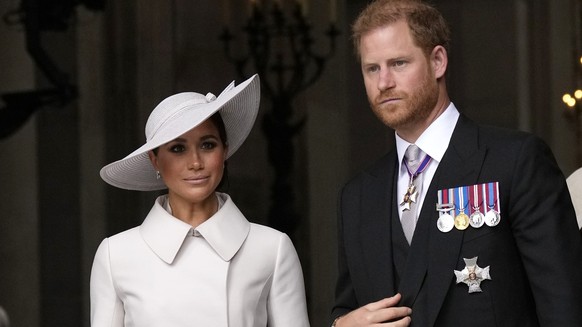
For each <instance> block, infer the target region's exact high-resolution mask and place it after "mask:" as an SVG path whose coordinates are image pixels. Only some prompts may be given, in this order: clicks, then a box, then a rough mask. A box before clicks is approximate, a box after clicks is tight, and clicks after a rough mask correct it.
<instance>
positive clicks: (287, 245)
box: [267, 234, 309, 327]
mask: <svg viewBox="0 0 582 327" xmlns="http://www.w3.org/2000/svg"><path fill="white" fill-rule="evenodd" d="M267 310H268V315H269V318H268V320H269V327H309V319H308V316H307V304H306V300H305V285H304V280H303V271H302V270H301V263H300V262H299V257H298V256H297V252H296V251H295V247H294V246H293V243H292V242H291V239H289V236H287V235H286V234H281V238H280V240H279V248H278V251H277V262H276V265H275V271H274V274H273V283H272V286H271V290H270V293H269V298H268V300H267Z"/></svg>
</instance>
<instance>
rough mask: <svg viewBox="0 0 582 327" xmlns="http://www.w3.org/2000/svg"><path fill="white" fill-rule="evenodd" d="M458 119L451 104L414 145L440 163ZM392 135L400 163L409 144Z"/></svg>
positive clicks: (455, 110)
mask: <svg viewBox="0 0 582 327" xmlns="http://www.w3.org/2000/svg"><path fill="white" fill-rule="evenodd" d="M458 119H459V111H458V110H457V108H456V107H455V105H454V104H453V103H452V102H451V103H450V104H449V106H448V107H447V109H445V111H444V112H443V113H442V114H441V115H440V116H438V117H437V119H436V120H435V121H434V122H432V124H430V126H428V128H427V129H426V130H425V131H424V132H422V134H421V135H420V137H419V138H418V140H416V143H415V144H416V145H417V146H418V147H419V148H420V149H421V150H422V151H423V152H424V153H426V154H428V155H429V156H430V157H431V158H432V159H433V160H436V161H437V162H440V161H441V160H442V159H443V156H444V155H445V151H447V147H448V146H449V141H450V140H451V136H452V135H453V130H454V129H455V125H456V124H457V120H458ZM394 134H395V135H396V152H397V154H398V162H402V159H403V158H404V152H405V151H406V148H408V146H409V145H410V143H408V142H407V141H405V140H403V139H402V138H401V137H400V136H398V134H397V133H394Z"/></svg>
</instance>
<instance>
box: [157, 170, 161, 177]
mask: <svg viewBox="0 0 582 327" xmlns="http://www.w3.org/2000/svg"><path fill="white" fill-rule="evenodd" d="M161 177H162V175H160V171H159V170H156V179H160V178H161Z"/></svg>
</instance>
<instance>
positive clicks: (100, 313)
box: [90, 239, 124, 327]
mask: <svg viewBox="0 0 582 327" xmlns="http://www.w3.org/2000/svg"><path fill="white" fill-rule="evenodd" d="M90 296H91V327H123V325H124V322H123V320H124V310H123V303H122V302H121V299H120V298H119V296H118V295H117V291H116V289H115V286H114V281H113V277H112V274H111V262H110V260H109V240H108V239H105V240H103V242H101V244H100V245H99V248H98V249H97V252H96V253H95V258H94V260H93V267H92V269H91V281H90Z"/></svg>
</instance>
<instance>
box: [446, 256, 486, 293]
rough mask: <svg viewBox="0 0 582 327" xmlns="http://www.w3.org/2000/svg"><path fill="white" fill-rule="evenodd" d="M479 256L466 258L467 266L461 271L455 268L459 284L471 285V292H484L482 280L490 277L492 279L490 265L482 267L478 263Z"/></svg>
mask: <svg viewBox="0 0 582 327" xmlns="http://www.w3.org/2000/svg"><path fill="white" fill-rule="evenodd" d="M477 258H478V257H474V258H471V259H465V258H463V260H464V261H465V268H464V269H463V270H461V271H459V270H455V271H454V272H455V276H456V277H457V284H460V283H464V284H467V286H468V287H469V293H475V292H482V290H481V282H482V281H484V280H486V279H489V280H491V275H490V274H489V266H487V267H485V268H481V267H479V266H478V265H477Z"/></svg>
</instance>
